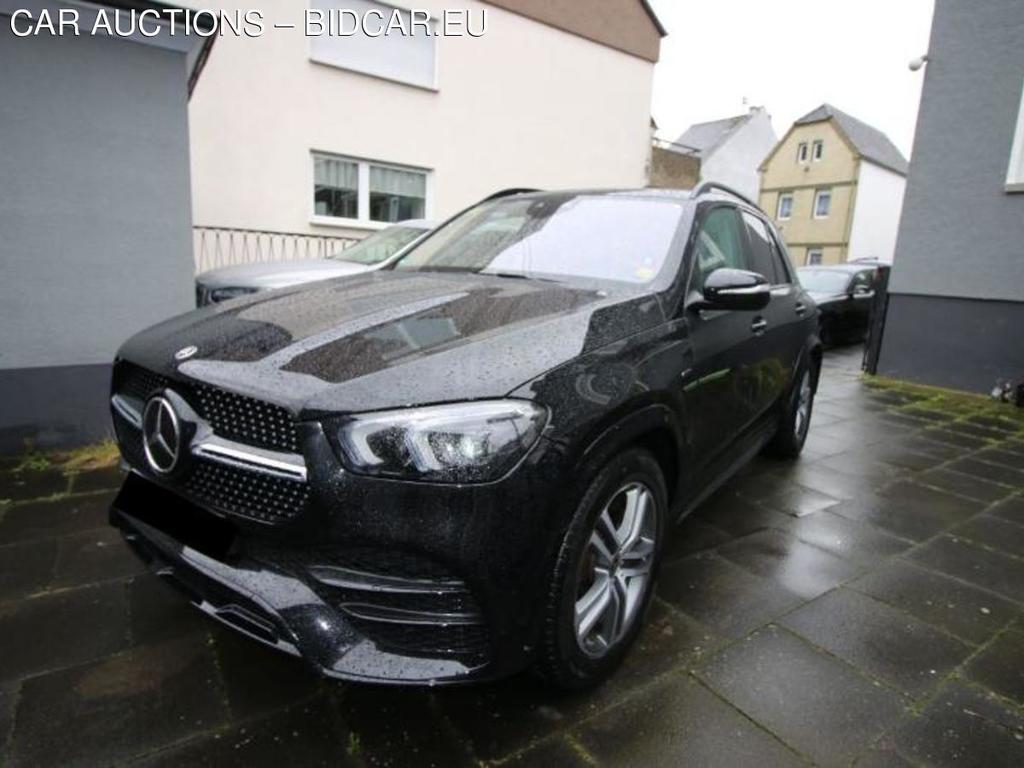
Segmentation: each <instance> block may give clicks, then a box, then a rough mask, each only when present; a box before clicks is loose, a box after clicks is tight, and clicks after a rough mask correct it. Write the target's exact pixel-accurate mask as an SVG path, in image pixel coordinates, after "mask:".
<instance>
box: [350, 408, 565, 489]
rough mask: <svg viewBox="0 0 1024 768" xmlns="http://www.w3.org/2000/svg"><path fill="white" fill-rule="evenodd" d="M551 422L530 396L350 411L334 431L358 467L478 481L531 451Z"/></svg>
mask: <svg viewBox="0 0 1024 768" xmlns="http://www.w3.org/2000/svg"><path fill="white" fill-rule="evenodd" d="M546 421H547V411H545V410H544V409H543V408H541V407H539V406H537V405H534V404H533V403H530V402H528V401H526V400H488V401H479V402H468V403H459V404H456V405H435V406H428V407H426V408H406V409H402V410H397V411H379V412H377V413H368V414H364V415H359V416H352V417H348V418H346V419H344V420H343V421H342V422H341V423H340V425H338V426H337V431H336V432H335V436H336V437H337V443H338V446H339V448H340V449H341V454H342V460H343V461H344V462H345V463H346V464H347V465H348V467H349V468H350V469H351V470H353V471H355V472H363V473H366V474H372V475H383V476H386V477H401V478H406V479H412V480H433V481H435V482H449V483H474V482H476V483H480V482H487V481H489V480H495V479H497V478H499V477H501V476H502V475H503V474H505V473H506V472H507V471H508V470H510V469H511V468H512V467H513V466H514V465H515V464H516V462H517V461H519V459H521V458H522V457H523V456H525V455H526V452H527V451H529V450H530V448H532V447H533V445H534V443H536V442H537V438H538V437H539V436H540V433H541V430H543V429H544V424H545V422H546Z"/></svg>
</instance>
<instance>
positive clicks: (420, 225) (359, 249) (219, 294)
mask: <svg viewBox="0 0 1024 768" xmlns="http://www.w3.org/2000/svg"><path fill="white" fill-rule="evenodd" d="M433 226H434V224H433V222H430V221H426V220H425V219H409V220H407V221H403V222H400V223H398V224H394V225H392V226H390V227H386V228H385V229H382V230H380V231H379V232H374V233H373V234H372V235H369V236H367V237H366V238H364V239H363V240H360V241H359V242H358V243H356V244H355V245H352V246H349V247H348V248H346V249H344V250H342V251H338V252H337V253H335V254H332V255H331V256H328V257H327V258H324V259H295V260H289V261H261V262H253V263H248V264H234V265H232V266H230V267H218V268H217V269H210V270H207V271H206V272H203V273H201V274H199V275H196V306H197V307H204V306H206V305H207V304H216V303H217V302H219V301H227V300H228V299H237V298H238V297H239V296H245V295H246V294H249V293H257V292H258V291H269V290H271V289H274V288H286V287H288V286H291V285H301V284H303V283H312V282H315V281H316V280H327V279H329V278H332V277H343V276H345V275H356V274H359V273H360V272H369V271H370V270H373V269H381V268H382V267H384V266H386V265H387V263H388V261H389V260H390V259H392V258H394V257H396V256H397V255H398V254H399V253H401V252H402V249H403V248H406V247H407V246H408V245H409V244H410V243H412V242H414V241H415V240H416V238H418V237H422V236H423V235H424V234H426V233H427V232H429V231H430V230H431V229H432V228H433Z"/></svg>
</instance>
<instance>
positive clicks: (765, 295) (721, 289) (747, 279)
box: [698, 267, 772, 310]
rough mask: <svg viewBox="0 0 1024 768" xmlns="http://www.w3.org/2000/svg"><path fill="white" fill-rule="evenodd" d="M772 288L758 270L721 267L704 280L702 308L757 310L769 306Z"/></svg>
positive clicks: (700, 306) (700, 305)
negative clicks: (750, 270) (749, 270)
mask: <svg viewBox="0 0 1024 768" xmlns="http://www.w3.org/2000/svg"><path fill="white" fill-rule="evenodd" d="M771 298H772V289H771V286H770V285H768V280H766V279H765V277H764V276H763V275H759V274H757V272H748V271H747V270H745V269H730V268H728V267H721V268H719V269H716V270H715V271H713V272H712V273H711V274H710V275H708V277H707V279H706V280H705V281H704V301H703V302H701V303H700V304H699V305H698V307H699V308H700V309H740V310H756V309H763V308H764V307H766V306H768V302H769V301H771Z"/></svg>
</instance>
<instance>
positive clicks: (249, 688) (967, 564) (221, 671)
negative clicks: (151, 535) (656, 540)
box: [0, 347, 1024, 768]
mask: <svg viewBox="0 0 1024 768" xmlns="http://www.w3.org/2000/svg"><path fill="white" fill-rule="evenodd" d="M859 360H860V349H859V348H856V347H854V348H845V349H840V350H834V351H832V352H829V353H828V354H827V357H826V362H825V366H824V371H823V376H822V382H821V387H820V390H819V393H818V398H817V402H816V406H815V413H814V418H813V421H812V428H811V434H810V437H809V439H808V442H807V446H806V449H805V451H804V455H803V457H802V458H801V459H800V460H799V461H798V462H795V463H788V464H787V463H780V462H772V461H768V460H764V459H758V460H756V461H755V462H754V463H753V464H751V465H750V466H749V467H747V468H746V469H744V470H743V471H742V472H741V473H740V475H739V476H737V477H736V478H735V479H734V480H733V481H732V482H730V483H729V484H728V485H727V486H726V487H725V488H724V489H723V490H722V491H720V492H719V493H717V494H716V495H715V496H714V497H713V498H711V499H709V500H708V501H707V502H706V503H705V504H703V505H702V506H701V507H700V508H699V509H698V510H696V512H695V513H694V514H693V515H691V516H690V517H689V518H688V519H687V520H686V521H684V522H683V523H682V524H681V525H680V526H679V527H678V528H677V530H676V531H675V532H674V534H673V536H672V539H671V541H670V542H669V544H668V548H667V552H666V557H665V562H664V567H663V570H662V574H661V579H660V583H659V587H658V594H657V597H656V599H655V601H654V603H653V606H652V610H651V615H650V616H649V621H648V625H647V627H646V628H645V630H644V632H643V633H642V635H641V637H640V639H639V641H638V644H637V646H636V647H635V648H634V649H633V651H632V652H631V654H630V655H629V657H628V658H627V660H626V662H625V663H624V665H623V666H622V668H621V669H620V670H619V671H618V672H617V674H616V675H615V677H614V678H613V679H612V680H611V681H610V682H609V683H608V684H606V685H604V686H603V687H601V688H600V689H598V690H597V691H595V692H592V693H589V694H587V695H574V696H568V695H560V694H555V693H552V692H551V691H550V690H547V689H545V688H543V687H542V686H540V685H539V684H538V683H536V682H535V681H534V680H533V678H531V677H530V676H528V675H521V676H518V677H515V678H512V679H509V680H506V681H503V682H500V683H495V684H491V685H482V686H477V687H470V688H462V689H445V690H422V689H405V688H390V687H373V686H365V685H346V684H341V683H338V682H334V681H326V680H321V679H319V678H317V677H315V676H314V675H313V674H311V673H310V672H309V671H307V669H306V668H305V667H304V666H302V664H301V663H299V662H297V661H295V660H293V659H291V658H290V657H286V656H280V655H277V654H275V653H273V652H271V651H269V650H267V649H265V648H263V647H262V646H259V645H257V644H255V643H253V642H250V641H248V640H246V639H244V638H241V637H238V636H236V635H235V634H233V633H231V632H230V631H228V630H225V629H222V628H221V627H220V626H219V625H215V624H213V623H212V622H210V621H209V620H207V619H205V618H203V617H202V616H201V615H200V614H198V612H196V611H194V610H193V609H191V608H189V607H188V606H187V605H185V604H184V603H183V602H182V601H181V600H180V599H179V598H178V596H177V595H175V594H173V593H171V592H170V591H169V590H168V588H167V587H165V586H164V585H163V584H161V583H159V582H158V581H157V580H156V579H155V578H154V577H152V576H150V575H148V574H147V573H145V572H144V571H143V569H142V568H141V567H140V566H139V565H138V564H137V563H136V562H135V561H134V558H133V557H132V556H131V555H130V554H129V552H128V550H127V548H126V547H125V546H124V545H123V543H122V542H120V541H119V540H118V537H117V536H115V535H114V534H113V532H112V530H111V529H109V528H107V526H106V508H107V505H108V503H109V501H110V500H111V498H112V495H113V491H114V489H115V488H116V486H117V483H118V475H117V473H115V472H112V471H105V472H92V473H83V474H79V475H76V476H67V475H62V474H60V473H57V472H54V471H52V470H45V471H37V472H29V471H26V472H23V473H14V472H13V471H12V464H11V463H10V462H7V463H5V464H4V465H3V467H0V765H10V766H12V767H17V768H21V766H50V765H53V766H62V767H63V766H78V765H81V766H103V765H140V766H183V765H186V766H192V765H196V766H225V765H229V766H230V765H239V766H243V765H244V766H262V765H268V766H269V765H282V764H288V765H329V766H406V765H413V766H431V765H435V766H445V767H446V768H447V767H448V766H461V765H466V766H470V765H480V764H498V765H509V766H519V765H527V766H535V765H539V766H576V765H578V766H590V765H608V766H661V765H665V766H678V765H700V766H705V765H723V766H744V765H755V766H759V768H760V767H764V766H775V765H801V764H804V765H806V764H809V763H813V764H820V765H858V766H868V765H872V766H873V765H937V766H945V765H957V766H986V767H987V766H1000V765H1005V766H1021V765H1024V419H1022V418H1021V414H1020V413H1019V412H1015V411H1013V410H1012V409H1009V406H1007V410H1006V411H1003V412H999V411H998V410H993V409H992V408H991V407H988V406H986V404H985V402H984V401H980V400H979V401H971V400H969V399H963V398H960V399H950V398H948V397H947V396H946V395H944V394H943V393H941V392H938V391H932V390H925V389H919V388H907V387H879V386H877V385H872V384H871V383H870V382H864V381H862V380H861V379H860V376H859V371H858V368H859Z"/></svg>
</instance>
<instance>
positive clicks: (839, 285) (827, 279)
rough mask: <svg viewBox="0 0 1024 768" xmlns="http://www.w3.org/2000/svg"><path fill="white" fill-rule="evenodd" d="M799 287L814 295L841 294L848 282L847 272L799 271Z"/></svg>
mask: <svg viewBox="0 0 1024 768" xmlns="http://www.w3.org/2000/svg"><path fill="white" fill-rule="evenodd" d="M799 272H800V285H802V286H803V287H804V288H806V289H807V290H808V291H814V292H815V293H843V292H844V291H845V290H846V286H847V284H848V283H849V282H850V275H849V273H848V272H840V271H838V270H834V269H801V270H799Z"/></svg>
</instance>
